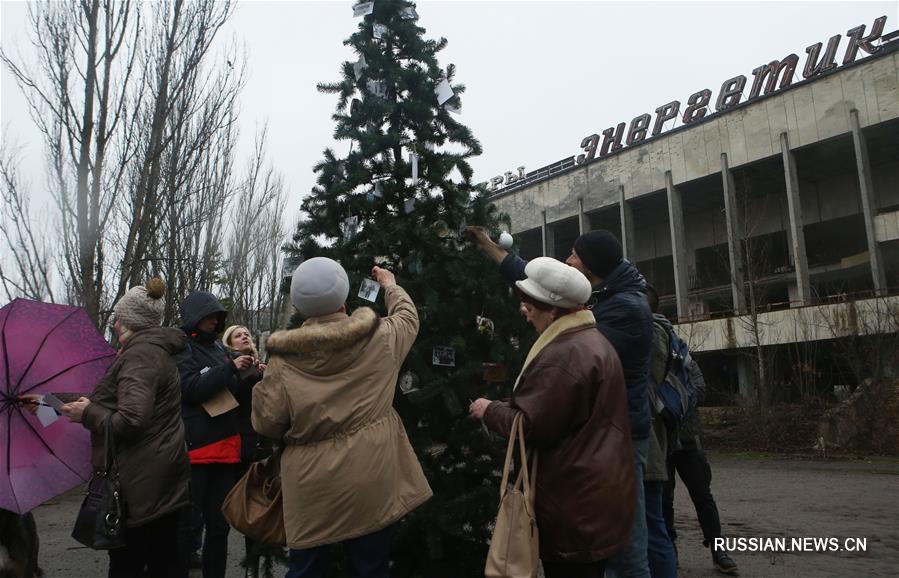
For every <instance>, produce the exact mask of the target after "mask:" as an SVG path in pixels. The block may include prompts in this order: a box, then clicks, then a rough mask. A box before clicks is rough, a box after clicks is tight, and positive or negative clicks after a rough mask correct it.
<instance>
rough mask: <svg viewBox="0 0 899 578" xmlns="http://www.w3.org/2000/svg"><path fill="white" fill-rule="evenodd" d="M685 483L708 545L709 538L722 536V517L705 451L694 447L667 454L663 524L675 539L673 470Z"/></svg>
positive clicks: (705, 542) (710, 541) (672, 539)
mask: <svg viewBox="0 0 899 578" xmlns="http://www.w3.org/2000/svg"><path fill="white" fill-rule="evenodd" d="M675 471H676V472H677V474H678V475H679V476H680V479H681V480H682V481H683V482H684V485H686V486H687V491H688V492H690V499H691V500H692V501H693V506H694V507H695V508H696V517H697V518H699V526H700V527H701V528H702V536H703V538H704V542H703V544H705V545H706V546H708V545H709V544H711V543H712V540H714V539H715V538H718V537H720V536H721V519H720V518H719V517H718V506H717V505H716V504H715V498H713V497H712V468H711V467H710V466H709V461H708V460H707V459H706V457H705V452H703V451H702V450H701V449H697V448H686V449H682V450H678V451H676V452H674V453H672V454H671V455H670V456H669V457H668V483H667V484H666V485H665V492H664V495H663V506H664V512H665V525H666V526H667V527H668V535H669V536H670V537H671V541H672V542H674V541H675V540H676V539H677V532H676V531H675V530H674V484H675V479H674V472H675Z"/></svg>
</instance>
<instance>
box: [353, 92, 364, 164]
mask: <svg viewBox="0 0 899 578" xmlns="http://www.w3.org/2000/svg"><path fill="white" fill-rule="evenodd" d="M361 111H362V101H361V100H359V99H358V98H354V99H353V100H352V101H351V102H350V116H351V117H354V116H358V115H359V114H360V112H361ZM350 152H352V151H350Z"/></svg>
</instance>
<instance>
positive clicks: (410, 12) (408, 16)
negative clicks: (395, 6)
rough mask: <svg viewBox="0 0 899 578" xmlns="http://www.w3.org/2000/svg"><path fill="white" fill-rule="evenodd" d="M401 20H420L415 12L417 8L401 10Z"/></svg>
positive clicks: (411, 7) (408, 7) (407, 7)
mask: <svg viewBox="0 0 899 578" xmlns="http://www.w3.org/2000/svg"><path fill="white" fill-rule="evenodd" d="M400 18H402V19H403V20H418V12H416V11H415V6H406V7H405V8H403V9H402V10H400Z"/></svg>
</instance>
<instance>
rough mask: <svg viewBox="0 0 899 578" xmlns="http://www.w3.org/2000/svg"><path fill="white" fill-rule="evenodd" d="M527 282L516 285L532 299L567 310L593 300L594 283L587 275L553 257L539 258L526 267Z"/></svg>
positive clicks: (517, 282) (518, 282)
mask: <svg viewBox="0 0 899 578" xmlns="http://www.w3.org/2000/svg"><path fill="white" fill-rule="evenodd" d="M524 274H525V275H527V279H525V280H524V281H516V282H515V285H516V286H517V287H518V288H519V289H521V291H522V292H523V293H524V294H525V295H528V296H529V297H531V298H533V299H536V300H537V301H540V302H541V303H546V304H547V305H552V306H554V307H562V308H565V309H568V308H571V307H577V306H578V305H583V304H584V303H586V302H587V300H588V299H590V292H591V291H592V288H591V287H590V282H589V281H587V278H586V277H584V274H583V273H581V272H580V271H578V270H577V269H575V268H574V267H571V266H570V265H566V264H565V263H562V262H561V261H557V260H556V259H553V258H552V257H537V258H536V259H533V260H532V261H530V262H529V263H528V264H527V265H526V266H525V268H524Z"/></svg>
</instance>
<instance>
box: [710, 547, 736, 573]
mask: <svg viewBox="0 0 899 578" xmlns="http://www.w3.org/2000/svg"><path fill="white" fill-rule="evenodd" d="M712 563H713V564H714V565H715V569H716V570H718V572H721V573H722V574H730V575H736V574H737V571H738V570H737V563H736V562H734V561H733V560H731V558H730V556H728V555H727V552H725V551H724V550H715V547H714V546H712Z"/></svg>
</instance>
